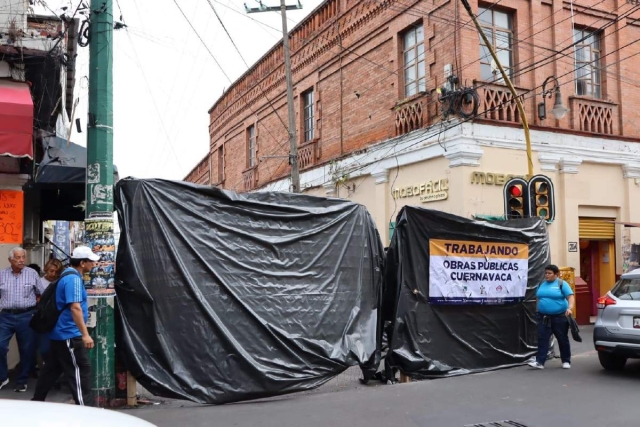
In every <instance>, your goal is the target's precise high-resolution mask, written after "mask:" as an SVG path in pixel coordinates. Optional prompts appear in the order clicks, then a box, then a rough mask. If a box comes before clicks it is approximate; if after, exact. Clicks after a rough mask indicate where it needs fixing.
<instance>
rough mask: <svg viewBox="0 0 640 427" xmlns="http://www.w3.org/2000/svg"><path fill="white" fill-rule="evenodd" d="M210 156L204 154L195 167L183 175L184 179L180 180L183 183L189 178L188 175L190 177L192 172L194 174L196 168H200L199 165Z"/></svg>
mask: <svg viewBox="0 0 640 427" xmlns="http://www.w3.org/2000/svg"><path fill="white" fill-rule="evenodd" d="M210 156H211V152H209V153H207V154H205V155H204V156H203V157H202V159H200V160H199V161H198V163H196V165H195V166H194V167H193V168H191V170H190V171H189V172H188V173H187V174H186V175H185V177H184V178H183V179H182V180H183V181H185V180H186V179H187V178H189V175H191V174H192V173H193V172H195V170H196V169H198V167H200V165H201V164H202V162H204V161H205V160H207V159H208V158H209V157H210Z"/></svg>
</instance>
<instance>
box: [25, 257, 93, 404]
mask: <svg viewBox="0 0 640 427" xmlns="http://www.w3.org/2000/svg"><path fill="white" fill-rule="evenodd" d="M99 259H100V257H99V256H98V255H96V254H94V253H93V252H91V249H89V248H88V247H86V246H78V247H77V248H75V249H74V250H73V254H72V255H71V267H69V268H67V269H65V270H64V271H63V272H62V276H61V277H60V279H59V280H58V282H57V283H52V284H51V285H49V286H50V287H51V286H55V302H56V307H57V309H58V311H59V317H58V319H57V322H56V323H55V326H54V327H53V330H52V331H51V332H50V333H49V338H50V339H51V349H50V353H49V356H48V358H47V360H45V362H44V366H43V368H42V371H41V373H40V375H39V376H38V383H37V384H36V391H35V393H34V395H33V399H32V400H37V401H44V400H45V398H46V397H47V394H48V393H49V391H50V390H51V388H52V387H53V385H54V384H55V382H56V380H57V379H58V378H59V377H60V374H64V379H65V380H66V382H67V384H68V385H69V388H70V389H71V392H72V394H73V400H74V401H75V402H76V404H77V405H83V406H84V405H91V403H92V402H91V397H90V396H91V365H90V363H89V350H90V349H91V348H93V345H94V344H93V339H92V338H91V336H89V331H88V330H87V320H88V317H89V311H88V306H87V291H86V290H85V288H84V281H83V279H82V277H83V276H84V274H85V273H88V272H90V271H91V270H92V269H93V268H94V267H95V265H96V261H98V260H99ZM43 300H44V296H43ZM41 302H43V301H41ZM36 315H37V314H36ZM54 320H55V319H54Z"/></svg>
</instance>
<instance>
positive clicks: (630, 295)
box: [611, 279, 640, 300]
mask: <svg viewBox="0 0 640 427" xmlns="http://www.w3.org/2000/svg"><path fill="white" fill-rule="evenodd" d="M611 293H612V294H613V296H615V297H616V298H618V299H622V300H640V279H622V280H620V281H619V282H618V283H617V284H616V286H615V287H614V288H613V289H612V290H611Z"/></svg>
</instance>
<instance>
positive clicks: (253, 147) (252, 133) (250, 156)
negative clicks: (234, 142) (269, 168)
mask: <svg viewBox="0 0 640 427" xmlns="http://www.w3.org/2000/svg"><path fill="white" fill-rule="evenodd" d="M246 148H247V152H246V154H247V169H251V168H254V167H256V166H257V165H258V157H257V134H256V125H255V124H253V125H251V126H249V127H248V128H247V130H246Z"/></svg>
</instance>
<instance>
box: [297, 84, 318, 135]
mask: <svg viewBox="0 0 640 427" xmlns="http://www.w3.org/2000/svg"><path fill="white" fill-rule="evenodd" d="M300 99H301V101H302V102H301V107H302V143H303V144H306V143H308V142H311V141H313V140H314V139H315V136H316V135H315V131H316V126H315V96H314V93H313V88H310V89H307V90H305V91H304V92H302V94H301V96H300Z"/></svg>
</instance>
